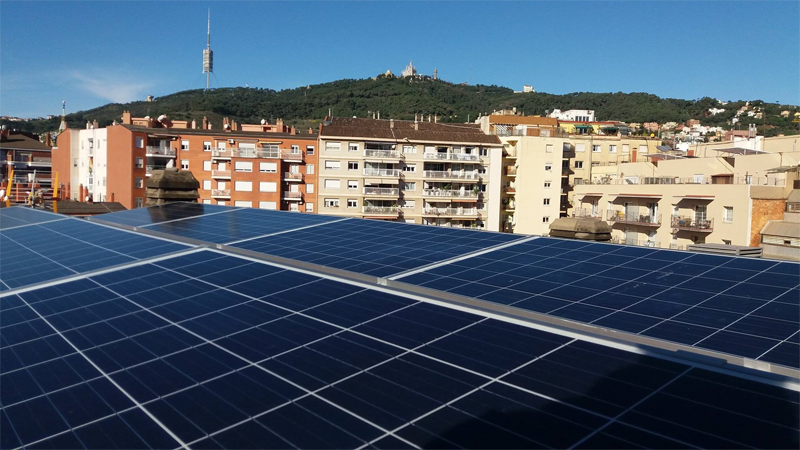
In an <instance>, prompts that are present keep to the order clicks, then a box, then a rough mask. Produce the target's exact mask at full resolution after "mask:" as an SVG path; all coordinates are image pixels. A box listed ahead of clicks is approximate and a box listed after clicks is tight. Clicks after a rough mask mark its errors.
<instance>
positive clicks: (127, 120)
mask: <svg viewBox="0 0 800 450" xmlns="http://www.w3.org/2000/svg"><path fill="white" fill-rule="evenodd" d="M122 123H123V124H125V125H130V124H131V112H130V111H122Z"/></svg>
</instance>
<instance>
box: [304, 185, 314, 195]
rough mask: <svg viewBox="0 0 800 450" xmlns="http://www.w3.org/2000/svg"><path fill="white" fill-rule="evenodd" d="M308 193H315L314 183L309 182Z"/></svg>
mask: <svg viewBox="0 0 800 450" xmlns="http://www.w3.org/2000/svg"><path fill="white" fill-rule="evenodd" d="M306 193H307V194H313V193H314V185H313V184H307V185H306Z"/></svg>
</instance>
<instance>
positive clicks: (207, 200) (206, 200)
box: [203, 198, 211, 205]
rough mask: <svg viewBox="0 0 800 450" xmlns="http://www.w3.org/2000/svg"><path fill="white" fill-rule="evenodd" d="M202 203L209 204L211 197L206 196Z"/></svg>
mask: <svg viewBox="0 0 800 450" xmlns="http://www.w3.org/2000/svg"><path fill="white" fill-rule="evenodd" d="M203 204H204V205H210V204H211V199H210V198H207V199H205V200H203Z"/></svg>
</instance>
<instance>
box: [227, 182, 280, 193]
mask: <svg viewBox="0 0 800 450" xmlns="http://www.w3.org/2000/svg"><path fill="white" fill-rule="evenodd" d="M236 190H237V191H238V190H239V189H238V188H237V189H236ZM258 190H259V191H260V192H278V183H276V182H274V181H259V182H258Z"/></svg>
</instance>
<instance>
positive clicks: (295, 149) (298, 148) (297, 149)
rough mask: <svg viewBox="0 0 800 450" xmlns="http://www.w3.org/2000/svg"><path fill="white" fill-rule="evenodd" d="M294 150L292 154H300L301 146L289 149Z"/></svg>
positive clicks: (293, 146)
mask: <svg viewBox="0 0 800 450" xmlns="http://www.w3.org/2000/svg"><path fill="white" fill-rule="evenodd" d="M289 148H290V149H291V150H292V153H300V146H299V145H296V144H295V145H292V146H291V147H289Z"/></svg>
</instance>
